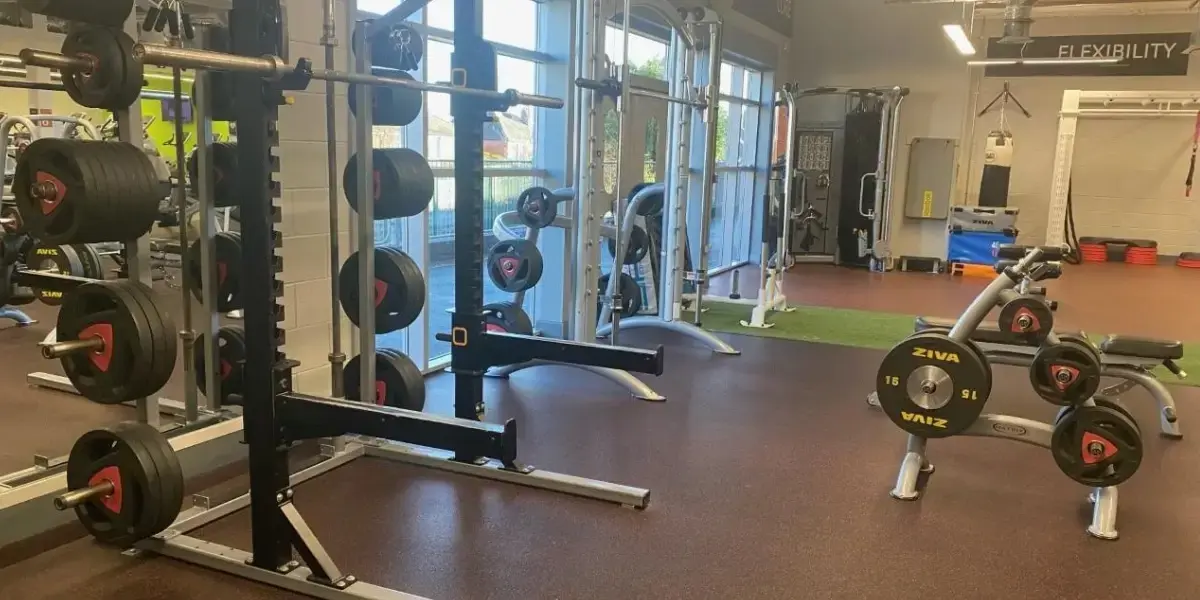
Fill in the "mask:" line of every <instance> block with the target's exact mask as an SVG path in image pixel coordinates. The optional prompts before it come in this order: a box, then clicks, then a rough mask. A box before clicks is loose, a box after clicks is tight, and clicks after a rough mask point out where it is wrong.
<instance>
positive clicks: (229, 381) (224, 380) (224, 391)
mask: <svg viewBox="0 0 1200 600" xmlns="http://www.w3.org/2000/svg"><path fill="white" fill-rule="evenodd" d="M207 356H208V352H207V350H205V347H204V336H203V335H201V336H198V337H197V338H196V352H195V357H196V358H195V366H196V385H197V386H199V388H200V393H201V394H204V395H205V396H207V395H208V390H207V387H208V383H207V379H208V377H207V374H208V371H207V369H206V368H205V362H206V357H207ZM245 366H246V330H245V329H243V328H242V326H240V325H226V326H224V327H222V328H221V329H219V330H218V331H217V380H218V383H217V385H218V387H219V389H220V391H221V405H222V406H240V405H241V401H240V399H241V396H242V391H243V387H242V382H243V372H244V369H245ZM234 396H236V397H237V398H234Z"/></svg>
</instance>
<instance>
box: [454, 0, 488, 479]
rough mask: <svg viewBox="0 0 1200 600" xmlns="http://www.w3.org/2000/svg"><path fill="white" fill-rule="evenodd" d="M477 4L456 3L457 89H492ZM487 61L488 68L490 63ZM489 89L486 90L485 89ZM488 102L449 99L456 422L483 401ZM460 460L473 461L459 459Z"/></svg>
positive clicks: (474, 413)
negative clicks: (481, 344)
mask: <svg viewBox="0 0 1200 600" xmlns="http://www.w3.org/2000/svg"><path fill="white" fill-rule="evenodd" d="M482 9H483V7H482V3H481V2H480V0H454V54H453V55H452V56H451V59H450V65H451V71H452V79H453V81H454V83H455V84H456V85H460V86H464V87H472V88H485V89H492V90H494V89H495V88H496V86H495V79H496V59H495V54H494V53H491V52H488V50H489V49H490V46H489V45H488V44H487V43H486V42H484V40H483V19H482V15H481V14H480V13H481V11H482ZM489 57H490V63H489ZM489 82H490V87H486V86H488V85H489ZM488 110H489V106H488V103H487V101H484V100H481V99H478V98H473V97H470V96H462V95H456V96H453V97H452V98H451V99H450V114H451V116H452V117H453V118H454V263H455V264H454V266H455V268H454V286H455V287H454V317H453V321H452V323H453V330H452V337H453V338H454V345H453V346H452V347H451V351H450V352H451V367H452V369H453V370H454V416H456V417H458V418H460V419H471V420H477V419H478V418H479V416H478V408H479V405H480V404H481V403H482V401H483V372H484V371H485V370H486V368H487V367H486V365H483V364H482V361H480V360H479V359H478V358H476V356H477V354H478V352H479V351H478V348H472V349H470V350H468V346H470V345H472V344H474V345H477V344H478V343H479V341H480V340H482V339H483V335H484V324H483V314H482V313H483V225H484V224H483V201H484V199H483V125H484V122H485V121H486V120H487V119H488V118H489V117H488ZM457 458H459V459H460V460H471V459H473V458H475V457H471V456H458V457H457Z"/></svg>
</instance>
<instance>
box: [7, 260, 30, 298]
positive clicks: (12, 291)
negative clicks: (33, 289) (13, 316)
mask: <svg viewBox="0 0 1200 600" xmlns="http://www.w3.org/2000/svg"><path fill="white" fill-rule="evenodd" d="M14 270H16V265H14V264H13V263H8V264H0V306H5V305H8V304H13V305H19V304H28V302H23V303H18V302H14V301H13V300H14V299H15V298H17V296H18V294H19V292H18V290H17V288H16V286H15V285H14V284H13V280H12V276H13V271H14Z"/></svg>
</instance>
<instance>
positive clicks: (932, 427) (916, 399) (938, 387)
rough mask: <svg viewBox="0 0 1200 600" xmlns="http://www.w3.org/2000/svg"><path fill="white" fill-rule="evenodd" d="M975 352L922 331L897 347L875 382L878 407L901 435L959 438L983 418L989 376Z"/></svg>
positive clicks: (970, 348) (949, 339) (939, 335)
mask: <svg viewBox="0 0 1200 600" xmlns="http://www.w3.org/2000/svg"><path fill="white" fill-rule="evenodd" d="M988 369H989V367H988V364H987V360H986V359H985V358H984V355H983V354H982V353H980V352H979V351H978V349H976V348H975V347H974V346H972V345H970V344H966V343H962V342H958V341H956V340H954V339H953V338H951V337H950V336H948V335H946V334H945V333H941V332H935V331H925V332H921V333H918V334H915V335H911V336H909V337H908V338H906V339H904V340H903V341H901V342H900V343H899V344H896V346H895V347H893V348H892V349H891V350H890V351H888V353H887V355H886V356H884V358H883V363H882V364H880V365H879V372H878V374H877V375H876V377H875V391H876V393H877V394H878V396H879V406H880V408H882V409H883V412H884V413H885V414H887V416H888V418H890V419H891V420H892V422H893V423H895V424H896V425H898V426H899V427H900V428H901V429H903V430H904V431H907V432H908V433H911V434H913V435H917V436H920V437H925V438H943V437H950V436H952V435H956V434H959V433H962V432H963V431H964V430H966V429H967V428H968V427H970V426H971V424H972V423H974V422H975V420H976V419H978V418H979V415H980V414H982V413H983V406H984V404H985V403H986V402H987V399H988V396H989V395H990V394H991V374H990V372H989V370H988Z"/></svg>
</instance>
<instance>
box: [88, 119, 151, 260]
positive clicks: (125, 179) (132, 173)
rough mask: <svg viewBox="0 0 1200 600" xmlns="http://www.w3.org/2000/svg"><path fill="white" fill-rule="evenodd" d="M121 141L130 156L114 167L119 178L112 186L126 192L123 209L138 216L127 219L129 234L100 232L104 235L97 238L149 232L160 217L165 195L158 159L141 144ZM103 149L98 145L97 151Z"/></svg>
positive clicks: (131, 237) (130, 237)
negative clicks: (157, 167) (156, 168)
mask: <svg viewBox="0 0 1200 600" xmlns="http://www.w3.org/2000/svg"><path fill="white" fill-rule="evenodd" d="M118 143H120V144H121V145H120V147H119V148H118V151H119V152H123V153H124V154H125V156H126V157H127V160H126V161H124V162H123V163H122V164H121V165H120V170H118V171H116V172H115V173H114V172H113V171H110V176H111V177H113V178H114V179H115V180H116V182H115V183H114V186H113V188H112V189H113V190H114V192H116V191H117V190H120V191H121V192H123V193H124V196H123V197H119V198H118V200H119V201H121V205H120V206H121V207H122V208H121V210H127V211H129V213H130V214H131V215H136V216H134V217H132V218H126V219H125V221H126V231H127V233H126V237H122V238H114V237H113V236H111V235H109V236H100V239H98V240H95V241H98V242H118V241H124V240H127V239H134V238H138V237H141V236H143V235H146V234H147V233H149V232H150V228H151V227H153V226H154V224H155V223H156V222H157V221H158V218H159V212H158V210H159V206H160V205H161V204H162V200H163V198H165V195H164V194H163V186H162V182H160V181H159V180H158V173H157V171H155V169H154V163H152V162H150V157H149V156H147V155H146V153H145V152H143V151H142V149H141V148H139V147H137V146H134V145H132V144H126V143H122V142H118ZM99 150H100V148H97V151H99ZM109 162H111V161H109Z"/></svg>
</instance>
